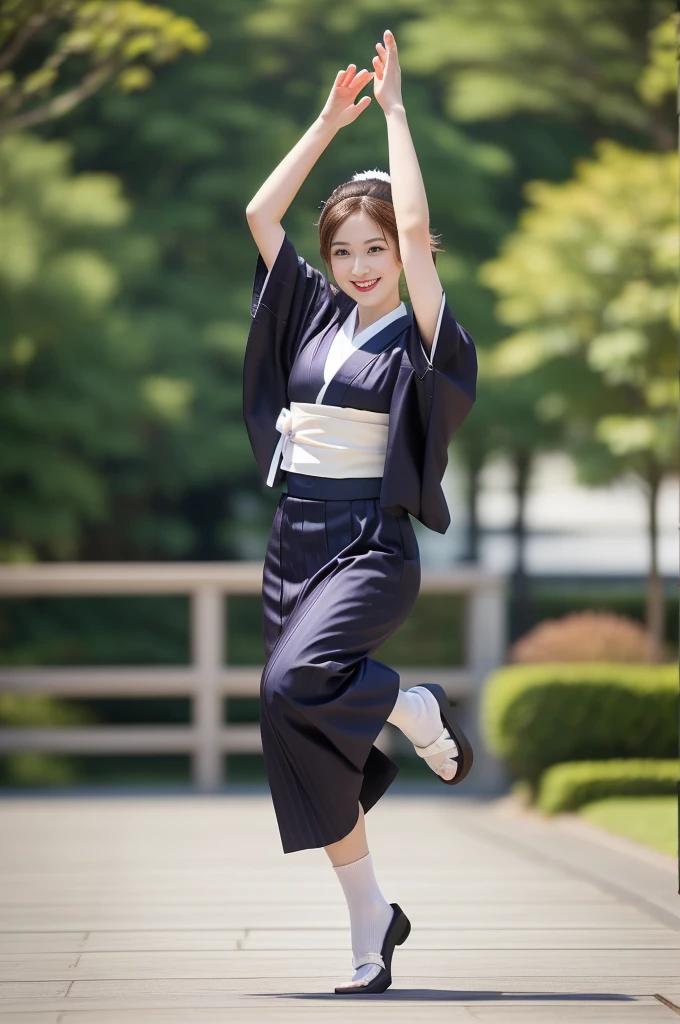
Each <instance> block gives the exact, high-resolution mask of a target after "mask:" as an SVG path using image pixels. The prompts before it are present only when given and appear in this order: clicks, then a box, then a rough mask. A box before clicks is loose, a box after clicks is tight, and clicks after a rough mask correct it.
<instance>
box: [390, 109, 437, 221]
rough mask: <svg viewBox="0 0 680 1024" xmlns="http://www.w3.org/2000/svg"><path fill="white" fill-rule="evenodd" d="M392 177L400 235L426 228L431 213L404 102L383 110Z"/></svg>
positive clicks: (393, 198)
mask: <svg viewBox="0 0 680 1024" xmlns="http://www.w3.org/2000/svg"><path fill="white" fill-rule="evenodd" d="M385 119H386V121H387V142H388V149H389V156H390V178H391V179H392V202H393V203H394V214H395V217H396V220H397V229H398V231H399V234H400V235H403V234H404V233H407V232H417V231H420V230H422V231H424V232H426V233H427V232H429V223H430V214H429V210H428V206H427V195H426V194H425V185H424V184H423V176H422V174H421V172H420V164H419V163H418V157H417V154H416V151H415V147H414V145H413V139H412V138H411V132H410V131H409V126H408V121H407V120H406V110H405V109H404V107H403V106H395V107H394V108H393V109H391V110H389V111H388V112H387V113H386V114H385Z"/></svg>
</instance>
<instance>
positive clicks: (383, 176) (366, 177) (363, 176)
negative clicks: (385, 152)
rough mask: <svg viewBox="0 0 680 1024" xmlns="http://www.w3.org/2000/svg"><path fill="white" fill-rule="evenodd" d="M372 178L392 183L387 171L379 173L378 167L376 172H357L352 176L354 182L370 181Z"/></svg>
mask: <svg viewBox="0 0 680 1024" xmlns="http://www.w3.org/2000/svg"><path fill="white" fill-rule="evenodd" d="M371 178H380V180H381V181H389V182H391V181H392V179H391V178H390V176H389V174H388V173H387V171H379V170H378V168H377V167H376V169H375V170H374V171H357V173H356V174H355V175H353V176H352V181H370V179H371Z"/></svg>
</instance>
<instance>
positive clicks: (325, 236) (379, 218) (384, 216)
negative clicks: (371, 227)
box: [318, 178, 443, 266]
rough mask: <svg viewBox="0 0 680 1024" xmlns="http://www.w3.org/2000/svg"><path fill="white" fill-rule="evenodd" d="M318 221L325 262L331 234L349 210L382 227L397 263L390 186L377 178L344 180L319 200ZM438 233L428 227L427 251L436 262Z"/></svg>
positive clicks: (396, 232) (349, 212)
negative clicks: (392, 246) (319, 214)
mask: <svg viewBox="0 0 680 1024" xmlns="http://www.w3.org/2000/svg"><path fill="white" fill-rule="evenodd" d="M321 206H322V211H321V216H320V217H319V221H318V228H319V251H320V252H321V259H322V260H323V261H324V263H325V264H326V266H330V263H331V243H332V241H333V235H334V234H335V233H336V231H337V229H338V228H339V227H340V225H341V224H342V222H343V221H344V220H345V219H346V218H347V217H349V216H351V215H352V214H353V213H365V214H366V215H367V216H369V217H370V218H371V220H374V221H375V223H376V224H377V225H378V226H379V227H380V228H381V229H382V231H383V232H384V234H385V237H386V238H389V240H390V241H391V242H392V244H393V245H394V250H395V256H396V258H397V260H398V261H399V262H400V263H401V252H400V251H399V233H398V231H397V220H396V217H395V216H394V206H393V205H392V186H391V185H390V183H389V181H383V180H382V179H381V178H364V179H362V180H360V181H346V182H344V184H342V185H338V187H337V188H336V189H335V190H334V191H333V192H332V193H331V195H330V197H329V198H328V199H327V200H326V201H325V202H324V203H322V204H321ZM440 237H441V236H440V235H435V234H434V233H433V232H432V231H430V251H431V253H432V259H433V260H434V261H435V262H436V254H437V253H438V252H443V250H442V249H441V248H440V246H439V239H440Z"/></svg>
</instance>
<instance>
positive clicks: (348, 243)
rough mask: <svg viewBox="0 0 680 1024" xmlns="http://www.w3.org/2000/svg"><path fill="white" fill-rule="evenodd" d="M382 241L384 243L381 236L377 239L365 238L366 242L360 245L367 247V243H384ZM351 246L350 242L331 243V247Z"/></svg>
mask: <svg viewBox="0 0 680 1024" xmlns="http://www.w3.org/2000/svg"><path fill="white" fill-rule="evenodd" d="M384 241H385V239H384V238H383V236H382V235H379V236H378V238H367V239H366V241H365V242H363V243H362V244H363V245H368V243H369V242H384ZM351 244H352V243H351V242H331V245H351Z"/></svg>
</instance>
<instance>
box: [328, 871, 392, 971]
mask: <svg viewBox="0 0 680 1024" xmlns="http://www.w3.org/2000/svg"><path fill="white" fill-rule="evenodd" d="M334 871H335V873H336V875H337V876H338V878H339V879H340V885H341V886H342V889H343V892H344V894H345V899H346V900H347V907H348V909H349V920H350V928H351V933H352V953H353V955H354V957H355V959H358V958H359V957H360V956H363V955H364V954H365V953H380V950H381V949H382V944H383V942H384V940H385V935H386V933H387V929H388V928H389V926H390V924H391V922H392V917H393V916H394V911H393V909H392V907H391V906H390V904H389V903H388V902H387V900H386V899H385V897H384V896H383V894H382V893H381V891H380V889H379V887H378V883H377V882H376V880H375V874H374V872H373V859H372V857H371V854H370V853H367V854H366V856H365V857H361V859H360V860H355V861H352V863H351V864H342V865H340V866H339V867H334ZM379 973H380V967H379V966H378V965H377V964H364V965H363V967H360V968H359V969H358V970H357V971H356V972H355V974H354V976H353V978H352V981H351V983H350V984H356V983H363V984H367V983H368V982H369V981H371V980H372V979H373V978H375V977H377V975H378V974H379Z"/></svg>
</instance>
